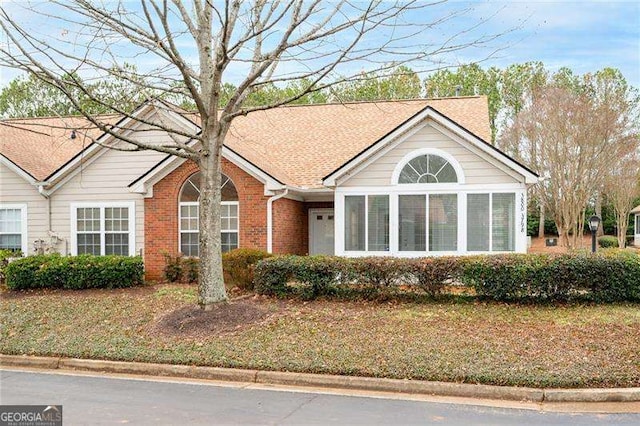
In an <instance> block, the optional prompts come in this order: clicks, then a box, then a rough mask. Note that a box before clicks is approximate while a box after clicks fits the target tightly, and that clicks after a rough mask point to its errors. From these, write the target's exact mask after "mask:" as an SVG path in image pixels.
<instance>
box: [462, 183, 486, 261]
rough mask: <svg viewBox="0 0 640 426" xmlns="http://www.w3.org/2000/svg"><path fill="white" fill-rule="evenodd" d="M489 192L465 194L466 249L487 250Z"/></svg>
mask: <svg viewBox="0 0 640 426" xmlns="http://www.w3.org/2000/svg"><path fill="white" fill-rule="evenodd" d="M490 220H491V211H490V209H489V194H469V195H468V196H467V250H468V251H489V250H490V247H489V242H490V241H489V232H490V229H491V226H490V222H489V221H490Z"/></svg>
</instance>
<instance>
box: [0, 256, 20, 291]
mask: <svg viewBox="0 0 640 426" xmlns="http://www.w3.org/2000/svg"><path fill="white" fill-rule="evenodd" d="M18 257H22V252H21V251H19V250H18V251H14V250H0V283H4V269H5V268H6V267H7V265H8V264H9V260H10V259H13V258H18Z"/></svg>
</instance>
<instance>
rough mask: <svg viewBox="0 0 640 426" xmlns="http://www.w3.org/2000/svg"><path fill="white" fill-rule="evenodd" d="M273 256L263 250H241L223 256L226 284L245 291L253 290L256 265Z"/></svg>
mask: <svg viewBox="0 0 640 426" xmlns="http://www.w3.org/2000/svg"><path fill="white" fill-rule="evenodd" d="M271 256H273V255H272V254H269V253H267V252H266V251H262V250H255V249H247V248H239V249H235V250H231V251H229V252H227V253H223V254H222V269H223V270H224V275H225V282H226V283H228V284H231V285H235V286H237V287H238V288H241V289H243V290H253V270H254V268H255V265H256V263H258V262H259V261H261V260H262V259H266V258H268V257H271Z"/></svg>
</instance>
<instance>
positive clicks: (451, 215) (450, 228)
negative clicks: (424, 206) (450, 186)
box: [429, 194, 458, 251]
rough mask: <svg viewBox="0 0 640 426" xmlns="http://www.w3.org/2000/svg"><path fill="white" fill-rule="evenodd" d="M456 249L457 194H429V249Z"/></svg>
mask: <svg viewBox="0 0 640 426" xmlns="http://www.w3.org/2000/svg"><path fill="white" fill-rule="evenodd" d="M457 249H458V196H457V195H456V194H437V195H434V194H432V195H429V251H455V250H457Z"/></svg>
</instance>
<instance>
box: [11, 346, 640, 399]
mask: <svg viewBox="0 0 640 426" xmlns="http://www.w3.org/2000/svg"><path fill="white" fill-rule="evenodd" d="M0 366H3V367H24V368H35V369H48V370H56V369H61V370H81V371H93V372H108V373H118V374H135V375H143V376H157V377H180V378H190V379H204V380H215V381H227V382H239V383H259V384H271V385H285V386H297V387H309V388H331V389H344V390H363V391H373V392H390V393H402V394H411V395H435V396H449V397H462V398H477V399H491V400H502V401H520V402H533V403H542V402H545V403H556V402H557V403H574V402H575V403H584V402H638V401H640V388H611V389H541V388H527V387H514V386H490V385H478V384H466V383H447V382H429V381H420V380H398V379H384V378H373V377H355V376H335V375H323V374H307V373H289V372H279V371H261V370H243V369H233V368H218V367H200V366H189V365H171V364H152V363H140V362H124V361H102V360H91V359H76V358H55V357H36V356H20V355H0Z"/></svg>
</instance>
